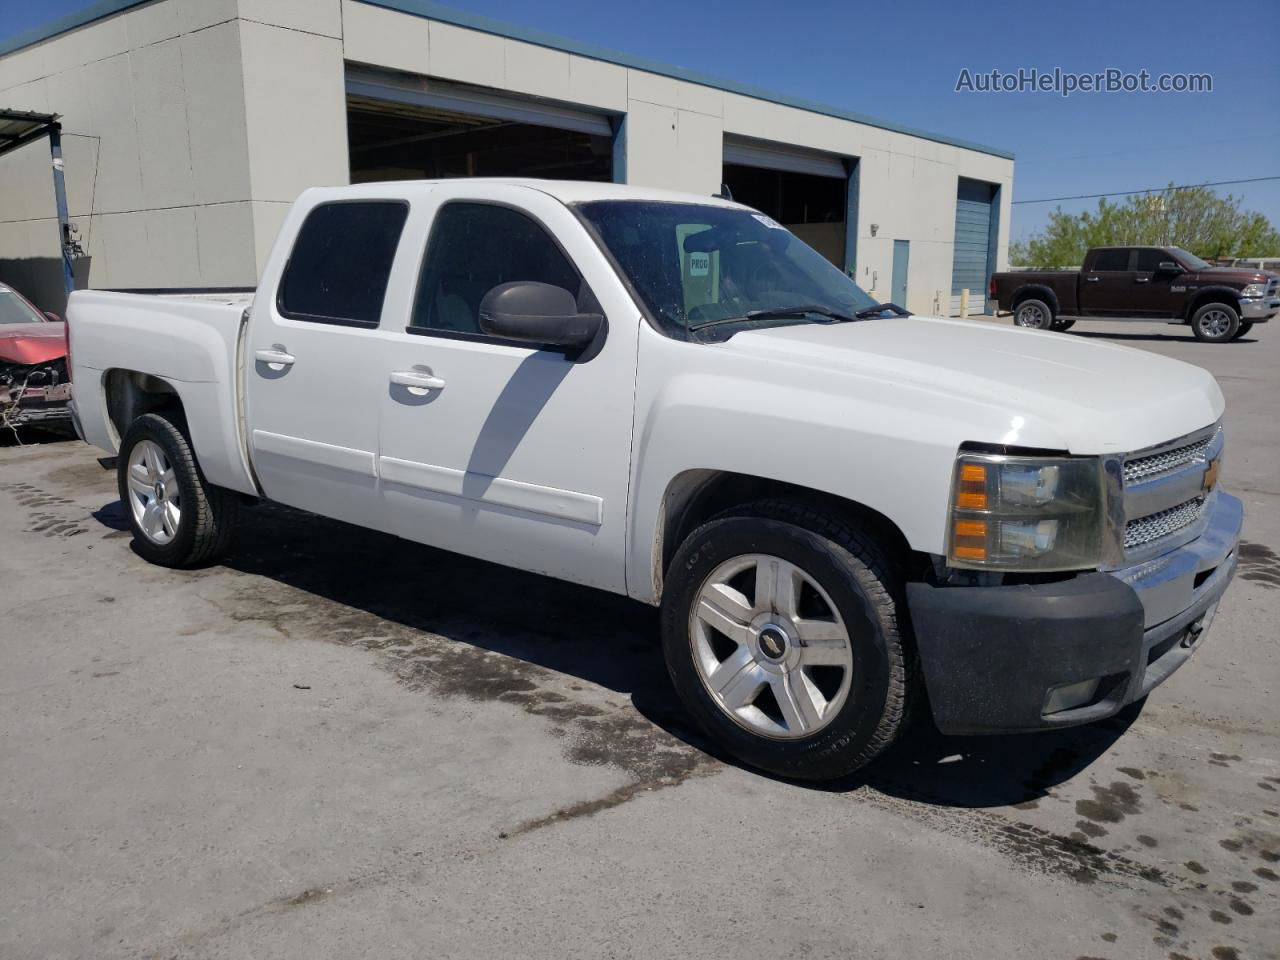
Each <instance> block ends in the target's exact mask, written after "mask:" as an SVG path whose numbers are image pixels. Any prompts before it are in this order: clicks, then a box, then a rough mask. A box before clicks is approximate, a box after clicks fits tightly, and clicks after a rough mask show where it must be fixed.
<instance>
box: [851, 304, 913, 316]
mask: <svg viewBox="0 0 1280 960" xmlns="http://www.w3.org/2000/svg"><path fill="white" fill-rule="evenodd" d="M886 311H892V312H893V313H895V314H896V315H898V316H899V317H909V316H911V311H910V310H903V309H902V307H900V306H898V305H897V304H896V303H877V304H876V305H875V306H873V307H866V308H864V309H862V310H859V311H858V312H857V313H855V314H854V317H855V318H856V319H858V320H870V319H871V318H872V317H878V316H880V314H882V313H885V312H886Z"/></svg>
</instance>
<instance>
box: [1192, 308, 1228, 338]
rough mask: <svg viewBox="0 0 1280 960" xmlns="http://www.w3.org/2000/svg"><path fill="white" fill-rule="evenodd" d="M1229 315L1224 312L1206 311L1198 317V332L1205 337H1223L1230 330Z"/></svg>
mask: <svg viewBox="0 0 1280 960" xmlns="http://www.w3.org/2000/svg"><path fill="white" fill-rule="evenodd" d="M1231 319H1232V317H1231V314H1229V313H1227V311H1225V310H1206V311H1205V312H1204V313H1203V314H1201V315H1200V321H1199V322H1200V332H1201V333H1203V334H1204V335H1205V336H1206V337H1213V338H1215V339H1217V338H1219V337H1225V336H1226V335H1227V333H1228V331H1230V330H1231Z"/></svg>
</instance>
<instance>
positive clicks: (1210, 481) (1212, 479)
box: [1200, 457, 1222, 493]
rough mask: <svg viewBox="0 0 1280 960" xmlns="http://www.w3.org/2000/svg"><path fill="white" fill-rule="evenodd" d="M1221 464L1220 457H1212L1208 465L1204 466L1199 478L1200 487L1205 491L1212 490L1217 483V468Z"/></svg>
mask: <svg viewBox="0 0 1280 960" xmlns="http://www.w3.org/2000/svg"><path fill="white" fill-rule="evenodd" d="M1221 466H1222V458H1221V457H1214V458H1213V459H1212V460H1210V461H1209V465H1208V466H1207V467H1205V468H1204V477H1203V478H1202V479H1201V480H1200V489H1201V490H1202V491H1204V492H1205V493H1208V492H1209V491H1210V490H1212V489H1213V488H1214V487H1215V486H1216V485H1217V483H1218V469H1219V467H1221Z"/></svg>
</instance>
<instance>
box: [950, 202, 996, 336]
mask: <svg viewBox="0 0 1280 960" xmlns="http://www.w3.org/2000/svg"><path fill="white" fill-rule="evenodd" d="M995 192H996V188H995V187H994V186H993V185H992V184H989V183H982V182H981V181H978V180H965V179H963V178H962V179H961V180H960V186H959V188H958V189H957V191H956V248H955V258H954V260H953V261H952V264H951V315H952V316H953V317H955V316H959V314H960V291H961V290H964V289H965V288H968V290H969V314H970V315H971V316H972V315H973V314H976V313H983V312H985V310H986V300H987V281H988V280H989V279H990V277H991V273H992V271H993V270H994V269H995V264H994V263H992V262H991V253H992V249H993V247H994V244H993V243H992V242H991V240H992V236H993V234H992V218H993V217H998V216H999V214H997V213H996V212H995V211H994V210H993V207H994V204H993V203H992V200H993V198H994V196H995Z"/></svg>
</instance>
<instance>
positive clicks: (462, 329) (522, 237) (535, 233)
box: [410, 202, 583, 336]
mask: <svg viewBox="0 0 1280 960" xmlns="http://www.w3.org/2000/svg"><path fill="white" fill-rule="evenodd" d="M512 280H537V281H539V282H541V283H549V284H551V285H552V286H556V287H563V288H564V289H565V290H568V291H569V292H570V293H572V294H573V296H574V297H575V298H580V296H581V294H582V292H583V282H582V278H581V277H580V276H579V275H578V272H577V270H575V269H574V268H573V265H572V264H571V263H569V261H568V259H567V258H566V257H565V255H564V254H563V253H562V252H561V250H560V247H559V246H557V245H556V242H555V241H554V240H552V239H551V237H550V235H549V234H548V233H547V232H546V230H544V229H543V228H542V226H541V225H540V224H538V223H537V222H536V221H534V220H533V219H532V218H530V217H528V216H526V215H525V214H523V213H520V212H519V211H516V210H513V209H511V208H510V207H501V206H497V205H495V204H489V203H466V202H457V203H449V204H446V205H445V206H443V207H441V208H440V210H439V212H437V213H436V217H435V222H434V223H433V224H432V227H431V238H430V240H428V242H427V253H426V257H425V259H424V260H423V263H422V275H421V277H420V278H419V281H418V298H417V302H416V303H415V304H414V308H413V318H412V321H411V324H410V329H411V330H417V331H442V332H449V333H454V334H461V335H473V336H481V335H482V334H481V331H480V319H479V318H480V301H481V300H483V299H484V296H485V294H487V293H488V292H489V291H490V290H492V289H493V288H494V287H496V286H498V285H499V284H503V283H508V282H510V281H512Z"/></svg>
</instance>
